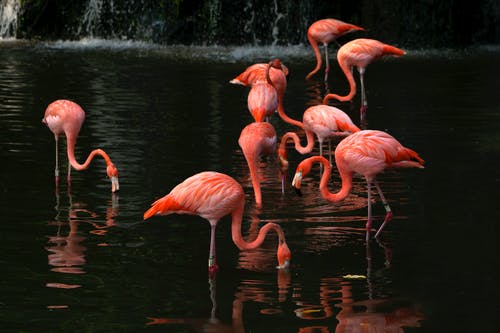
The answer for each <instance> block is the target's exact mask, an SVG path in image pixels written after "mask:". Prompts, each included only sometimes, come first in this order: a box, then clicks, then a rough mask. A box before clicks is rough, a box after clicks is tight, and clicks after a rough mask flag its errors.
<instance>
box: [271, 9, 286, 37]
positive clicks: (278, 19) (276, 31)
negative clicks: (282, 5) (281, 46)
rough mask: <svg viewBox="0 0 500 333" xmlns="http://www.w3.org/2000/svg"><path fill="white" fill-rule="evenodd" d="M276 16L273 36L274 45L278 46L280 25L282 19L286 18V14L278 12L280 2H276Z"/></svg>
mask: <svg viewBox="0 0 500 333" xmlns="http://www.w3.org/2000/svg"><path fill="white" fill-rule="evenodd" d="M274 14H275V15H276V17H275V19H274V21H273V27H272V36H273V42H272V45H273V46H276V45H278V42H279V32H280V31H279V28H278V23H279V21H280V20H281V19H283V18H284V17H285V15H284V14H282V13H280V12H279V11H278V1H277V0H274Z"/></svg>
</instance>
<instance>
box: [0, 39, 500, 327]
mask: <svg viewBox="0 0 500 333" xmlns="http://www.w3.org/2000/svg"><path fill="white" fill-rule="evenodd" d="M273 56H280V57H281V58H282V60H283V61H284V62H285V63H286V64H287V66H288V67H289V68H290V72H291V76H290V78H289V83H288V89H287V91H286V97H285V98H286V99H285V107H286V110H287V113H288V114H289V115H290V116H291V117H293V118H295V119H300V118H301V115H302V112H303V111H304V110H305V109H306V107H307V106H309V105H313V104H316V103H318V101H320V100H321V98H322V96H323V95H324V93H325V86H324V84H323V83H322V82H321V80H320V77H321V75H318V77H317V78H316V80H313V81H310V82H305V80H304V77H305V75H306V74H307V73H308V72H309V70H310V69H311V68H312V67H313V60H312V54H311V53H310V51H309V50H307V49H302V48H301V47H298V48H294V47H290V48H273V49H271V50H268V49H266V48H262V49H248V50H247V49H245V48H241V49H230V48H222V49H217V48H182V47H178V48H155V47H151V46H148V45H137V44H134V45H128V44H125V45H123V44H118V45H116V44H115V45H113V44H110V45H107V44H106V43H104V44H100V43H97V44H92V43H90V45H89V44H88V43H85V42H79V43H74V44H72V43H69V44H67V43H54V44H24V43H17V42H5V43H1V44H0V59H1V61H0V117H1V118H0V143H1V158H2V164H1V166H2V172H1V178H0V193H1V202H0V205H1V212H2V219H1V220H2V222H1V224H0V228H1V229H0V230H1V232H0V244H1V245H0V246H1V253H2V255H1V256H0V263H1V267H2V279H1V283H0V295H1V296H0V323H1V327H2V329H1V331H2V332H3V331H5V332H139V331H146V332H198V331H203V332H231V331H234V332H400V331H404V332H431V331H432V332H443V331H446V332H479V331H481V332H494V331H495V328H496V327H498V326H497V324H498V321H497V319H496V317H497V312H498V310H500V309H499V306H498V301H497V300H498V298H497V296H498V291H497V289H498V286H497V283H496V279H495V274H494V273H495V272H496V270H497V267H498V264H499V260H498V251H497V248H498V247H497V246H496V241H497V235H498V231H499V228H498V223H497V222H498V214H496V210H497V206H496V205H497V204H498V195H497V194H495V193H497V190H496V189H497V188H498V185H499V180H500V175H499V171H498V161H499V160H500V134H499V133H500V132H499V129H500V126H499V125H500V113H499V111H500V102H499V99H498V95H497V94H498V82H499V79H498V77H499V75H500V53H499V52H497V51H496V50H491V49H483V50H474V51H469V52H460V53H456V52H451V51H443V52H437V51H418V52H416V51H411V50H410V51H409V53H408V55H407V56H405V57H403V58H401V59H397V60H386V61H380V62H377V63H375V64H372V65H370V67H369V68H368V70H367V86H368V101H369V105H370V109H369V114H368V122H369V127H370V128H374V129H381V130H386V131H388V132H390V133H391V134H393V135H394V136H395V137H396V138H398V139H399V140H400V141H401V142H402V143H403V144H404V145H406V146H408V147H411V148H413V149H414V150H416V151H418V152H419V153H420V154H421V156H422V157H423V158H424V159H425V160H426V168H425V169H423V170H414V169H407V170H401V171H397V172H388V173H386V174H384V175H382V176H381V177H380V183H381V186H382V188H383V189H384V190H385V194H386V196H387V197H388V199H389V202H390V204H391V206H392V209H393V211H394V219H393V221H392V222H391V223H390V224H389V225H388V226H387V228H386V230H385V231H384V232H383V234H382V237H381V238H380V241H379V242H377V241H375V240H371V241H370V242H369V244H365V242H364V224H365V222H366V192H365V187H364V182H363V180H362V179H361V178H357V179H355V185H354V189H353V193H352V194H351V195H350V196H349V198H348V199H347V200H346V201H345V202H342V203H340V204H336V205H333V204H330V203H327V202H325V201H324V200H323V199H321V197H320V196H319V194H318V191H317V186H318V172H319V171H318V170H317V169H315V170H314V171H313V174H312V175H311V176H309V177H308V178H307V179H306V181H305V186H304V190H303V192H304V196H303V197H298V196H296V195H295V193H294V192H293V190H292V189H291V188H290V181H291V177H292V175H291V174H288V175H287V178H288V181H287V186H286V189H285V194H284V195H283V194H282V193H281V183H280V180H279V178H278V172H277V166H276V163H275V161H274V159H268V160H263V162H262V164H261V166H262V173H263V177H264V182H263V202H264V204H263V207H262V208H261V209H257V208H256V207H255V204H254V199H253V192H252V187H251V183H250V179H249V176H248V170H247V166H246V163H245V159H244V157H243V155H242V153H241V150H240V148H239V146H238V144H237V139H238V137H239V133H240V131H241V129H242V128H243V127H244V126H245V125H246V124H248V123H249V122H250V121H251V117H250V115H249V112H248V111H247V109H246V94H247V90H246V89H245V88H243V87H240V86H233V85H230V84H229V83H228V81H229V80H230V79H232V78H233V77H235V76H236V75H237V74H239V73H240V72H241V71H243V70H244V69H245V68H246V66H248V65H249V64H251V63H254V62H260V61H263V60H267V59H269V58H271V57H273ZM329 88H330V89H331V90H334V89H336V90H342V89H346V82H345V80H344V78H343V77H342V76H341V73H340V71H339V70H338V69H337V68H336V67H334V68H333V69H332V74H331V79H330V85H329ZM60 98H67V99H72V100H75V101H77V102H78V103H79V104H80V105H81V106H82V107H83V108H84V109H85V110H86V120H85V123H84V125H83V128H82V130H81V132H80V135H79V139H78V142H77V148H76V155H77V159H78V160H79V161H83V159H84V157H85V156H86V155H87V154H88V153H89V152H90V151H91V150H92V149H94V148H96V147H100V148H102V149H104V150H106V151H107V152H108V153H109V154H110V156H111V158H112V159H113V162H114V163H115V164H116V166H117V167H118V169H119V172H120V186H121V190H120V192H119V193H118V194H115V195H112V194H111V193H110V184H109V181H108V180H107V179H106V177H105V170H104V169H105V167H104V163H102V161H101V160H96V161H94V162H93V164H92V166H91V167H90V168H89V169H88V170H86V171H81V172H76V171H73V173H72V178H73V180H72V188H71V191H69V190H68V187H67V184H66V180H65V174H66V168H65V163H66V158H65V156H64V154H61V161H62V164H63V166H62V168H61V170H62V171H61V172H62V177H61V178H62V179H61V183H60V189H59V192H58V193H57V194H56V191H55V186H54V177H53V174H54V170H53V168H54V139H53V135H52V134H51V133H50V131H49V130H48V129H47V128H46V127H45V126H44V125H43V124H42V123H41V119H42V116H43V113H44V110H45V108H46V106H47V105H48V104H49V103H50V102H52V101H53V100H56V99H60ZM339 106H340V107H341V108H342V109H344V110H345V111H346V112H347V113H349V114H350V115H351V117H352V118H353V119H354V120H355V121H356V122H357V121H358V113H357V109H358V107H359V95H358V96H357V97H356V98H355V101H354V103H352V105H351V104H339ZM272 123H273V124H274V126H275V128H276V131H277V132H278V135H282V134H283V133H284V132H285V131H289V130H295V129H294V128H293V127H291V126H289V125H288V124H285V123H283V122H282V121H281V120H280V119H279V118H277V117H276V118H274V119H273V120H272ZM62 141H63V142H64V141H65V140H62ZM62 147H65V145H64V144H63V145H62ZM317 150H318V147H317V145H316V147H315V153H317ZM302 158H303V157H302V156H301V155H299V154H297V153H294V152H291V153H290V163H291V169H292V171H291V172H290V173H293V169H294V168H295V166H296V164H297V163H298V161H300V159H302ZM203 170H216V171H221V172H225V173H227V174H230V175H231V176H233V177H234V178H236V179H237V180H238V181H239V182H240V183H242V185H243V187H244V189H245V192H246V195H247V200H246V203H247V204H246V212H245V216H244V224H243V231H244V235H245V236H248V237H252V236H254V235H255V233H256V230H257V228H258V227H259V226H262V225H263V224H264V223H266V222H269V221H272V222H277V223H279V224H280V225H281V226H282V227H283V229H284V230H285V232H286V237H287V241H288V243H289V246H290V248H291V250H292V253H293V258H292V265H291V268H290V270H289V272H288V273H287V272H278V271H277V270H276V269H275V268H274V266H275V265H276V262H275V246H276V239H275V238H274V237H270V238H269V239H268V240H267V241H266V242H265V244H264V246H263V247H262V248H261V249H259V250H255V251H249V252H240V251H238V249H237V248H236V246H235V245H234V244H233V243H232V240H231V235H230V220H229V218H226V219H224V220H223V221H222V222H221V223H220V225H219V228H218V230H217V249H218V261H219V265H220V267H221V269H220V272H219V274H218V275H217V277H216V279H214V280H209V279H208V275H207V267H206V263H207V256H208V244H209V227H208V223H207V222H206V221H204V220H203V219H201V218H199V217H197V216H185V215H182V216H180V215H170V216H166V217H155V218H153V219H151V220H150V221H148V222H143V221H142V214H143V212H144V211H145V210H146V209H147V208H148V207H149V205H150V204H151V203H152V202H153V200H155V199H156V198H158V197H160V196H163V195H164V194H166V193H167V192H168V191H170V189H172V188H173V187H174V186H175V185H176V184H178V183H179V182H181V181H182V180H183V179H185V178H187V177H188V176H191V175H192V174H194V173H197V172H200V171H203ZM334 179H335V185H332V187H331V188H332V190H333V189H334V188H336V186H337V185H338V182H337V178H336V177H335V176H334ZM374 213H375V224H376V225H378V224H379V223H380V222H381V220H382V219H383V216H384V209H383V207H382V205H381V204H380V203H379V202H378V201H377V203H376V204H375V205H374ZM353 275H358V276H360V278H359V279H353V278H352V276H353ZM350 276H351V278H350Z"/></svg>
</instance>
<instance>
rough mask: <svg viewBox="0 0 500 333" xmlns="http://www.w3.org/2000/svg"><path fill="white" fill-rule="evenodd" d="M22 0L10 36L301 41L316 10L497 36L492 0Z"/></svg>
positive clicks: (433, 31)
mask: <svg viewBox="0 0 500 333" xmlns="http://www.w3.org/2000/svg"><path fill="white" fill-rule="evenodd" d="M93 3H94V4H99V6H97V7H94V8H91V7H89V5H88V4H89V2H88V1H67V0H64V1H61V0H26V1H23V2H22V5H21V6H22V9H21V13H20V15H21V16H20V19H19V23H18V27H17V37H18V38H27V39H80V38H82V37H87V36H90V37H100V38H118V39H134V40H144V41H153V42H155V43H159V44H189V45H191V44H196V45H198V44H199V45H215V44H216V45H241V44H252V45H268V44H276V45H289V44H300V43H305V44H306V43H307V39H306V31H307V27H308V26H309V25H310V24H311V23H312V22H314V21H316V20H318V19H321V18H327V17H330V18H337V19H340V20H343V21H346V22H350V23H353V24H357V25H361V26H363V27H364V28H366V29H367V30H368V33H369V35H370V36H371V37H372V38H376V39H380V40H382V41H385V42H387V43H393V44H397V45H400V46H404V47H410V46H411V47H416V48H428V47H436V48H463V47H469V46H475V45H480V44H494V43H498V42H499V41H500V23H499V19H498V18H499V16H500V4H499V3H498V1H496V0H478V1H465V0H422V1H400V0H366V1H362V0H344V1H323V0H303V1H295V0H275V1H269V0H245V1H243V0H203V1H195V0H174V1H159V0H149V1H148V0H126V1H114V2H113V1H111V2H109V1H94V2H93Z"/></svg>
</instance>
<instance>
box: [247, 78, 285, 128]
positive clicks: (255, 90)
mask: <svg viewBox="0 0 500 333" xmlns="http://www.w3.org/2000/svg"><path fill="white" fill-rule="evenodd" d="M247 105H248V110H249V111H250V113H251V114H252V117H253V118H254V119H255V121H264V120H265V119H266V118H268V117H270V116H272V115H273V113H274V112H275V111H276V110H277V109H278V92H277V91H276V89H275V88H274V87H273V86H272V85H271V84H269V83H267V82H265V81H259V82H257V83H255V84H254V85H253V86H252V89H250V92H249V93H248V98H247Z"/></svg>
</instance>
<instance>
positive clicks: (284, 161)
mask: <svg viewBox="0 0 500 333" xmlns="http://www.w3.org/2000/svg"><path fill="white" fill-rule="evenodd" d="M279 158H280V159H279V161H280V165H281V170H287V169H288V160H287V159H286V157H284V156H281V155H279Z"/></svg>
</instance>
